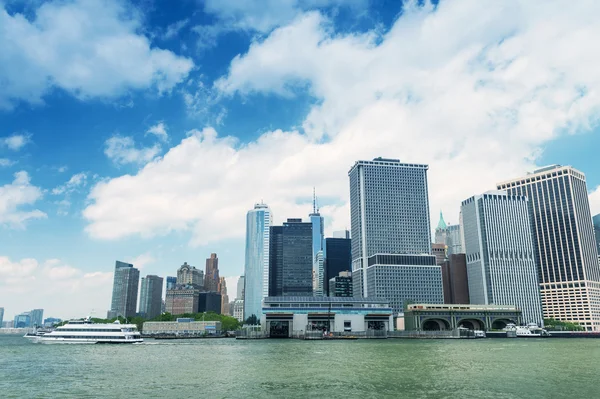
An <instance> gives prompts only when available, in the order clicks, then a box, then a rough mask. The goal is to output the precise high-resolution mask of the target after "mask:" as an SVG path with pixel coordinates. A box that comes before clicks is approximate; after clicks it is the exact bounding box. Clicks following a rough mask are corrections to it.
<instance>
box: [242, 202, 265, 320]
mask: <svg viewBox="0 0 600 399" xmlns="http://www.w3.org/2000/svg"><path fill="white" fill-rule="evenodd" d="M272 224H273V215H272V214H271V209H269V207H268V206H267V205H265V204H256V205H254V209H252V210H250V211H248V213H247V214H246V256H245V264H244V276H242V277H240V280H241V281H238V287H237V288H238V289H237V291H238V292H237V294H238V298H237V299H243V300H244V314H245V315H248V317H250V316H251V315H253V314H254V315H256V316H257V317H260V312H261V311H262V301H263V298H266V297H267V296H268V295H269V254H270V251H269V248H270V247H269V245H270V229H271V225H272ZM240 283H241V286H240ZM240 289H241V292H240Z"/></svg>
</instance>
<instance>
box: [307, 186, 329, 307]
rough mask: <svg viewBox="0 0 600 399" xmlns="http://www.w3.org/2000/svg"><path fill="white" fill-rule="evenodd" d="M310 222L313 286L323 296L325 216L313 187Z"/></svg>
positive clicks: (314, 291)
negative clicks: (318, 204) (320, 209)
mask: <svg viewBox="0 0 600 399" xmlns="http://www.w3.org/2000/svg"><path fill="white" fill-rule="evenodd" d="M308 216H309V218H310V223H311V224H312V262H313V270H312V280H313V281H312V286H313V295H315V296H323V295H324V292H325V291H324V287H325V282H324V280H325V268H324V265H323V261H324V254H323V244H324V243H323V229H324V224H325V223H324V221H323V216H321V214H320V213H319V208H318V206H317V196H316V194H315V192H314V189H313V211H312V213H311V214H310V215H308Z"/></svg>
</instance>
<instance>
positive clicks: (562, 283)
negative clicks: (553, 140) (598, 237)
mask: <svg viewBox="0 0 600 399" xmlns="http://www.w3.org/2000/svg"><path fill="white" fill-rule="evenodd" d="M498 189H500V190H506V191H507V192H508V193H509V194H511V195H522V196H526V197H527V198H528V199H529V213H530V216H531V219H532V224H533V241H534V242H533V244H534V248H535V251H536V252H535V257H536V263H537V265H538V280H539V282H540V291H541V296H542V307H543V310H544V317H545V318H553V319H557V320H562V321H569V322H575V323H578V324H580V325H581V326H583V327H584V328H586V330H588V331H600V265H599V264H598V251H597V249H596V246H595V242H594V228H593V225H592V216H591V212H590V204H589V199H588V193H587V187H586V181H585V175H584V174H583V173H581V172H580V171H578V170H576V169H574V168H572V167H570V166H560V165H552V166H548V167H544V168H541V169H537V170H535V171H534V172H533V173H531V174H528V175H526V176H524V177H520V178H518V179H513V180H509V181H506V182H503V183H500V184H498ZM465 239H466V234H465Z"/></svg>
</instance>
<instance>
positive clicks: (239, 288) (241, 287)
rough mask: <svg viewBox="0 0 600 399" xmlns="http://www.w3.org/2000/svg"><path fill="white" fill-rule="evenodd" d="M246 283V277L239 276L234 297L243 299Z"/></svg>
mask: <svg viewBox="0 0 600 399" xmlns="http://www.w3.org/2000/svg"><path fill="white" fill-rule="evenodd" d="M245 284H246V277H245V276H240V278H238V282H237V289H236V292H235V299H244V285H245ZM266 285H267V295H269V290H268V284H266Z"/></svg>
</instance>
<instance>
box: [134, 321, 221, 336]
mask: <svg viewBox="0 0 600 399" xmlns="http://www.w3.org/2000/svg"><path fill="white" fill-rule="evenodd" d="M142 333H143V334H144V335H146V336H154V335H173V336H177V335H183V336H190V335H192V336H193V335H205V334H217V335H218V334H221V322H220V321H194V319H190V318H179V319H177V320H176V321H146V322H144V324H143V326H142Z"/></svg>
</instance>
